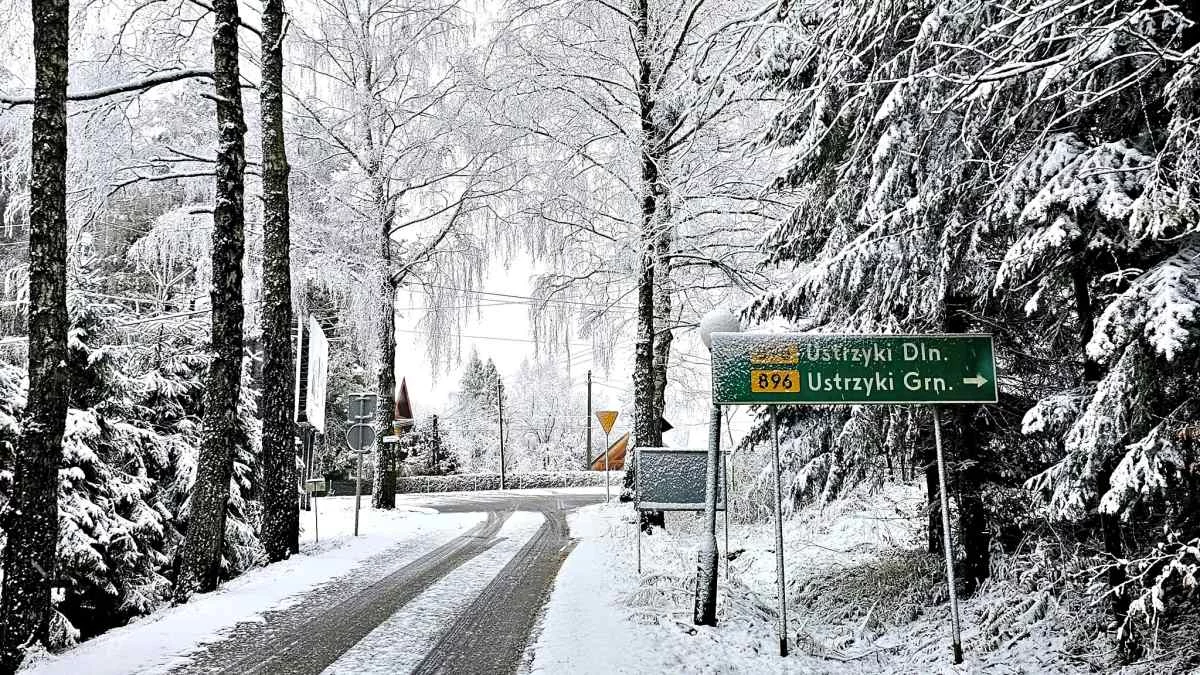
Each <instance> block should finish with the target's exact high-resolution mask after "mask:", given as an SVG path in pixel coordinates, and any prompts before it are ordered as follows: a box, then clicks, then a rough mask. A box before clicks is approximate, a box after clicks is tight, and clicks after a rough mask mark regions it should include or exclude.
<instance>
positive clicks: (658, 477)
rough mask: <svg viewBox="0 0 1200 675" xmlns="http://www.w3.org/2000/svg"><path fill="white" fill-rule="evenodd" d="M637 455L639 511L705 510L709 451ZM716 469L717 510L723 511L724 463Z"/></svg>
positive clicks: (671, 450) (668, 450) (639, 450)
mask: <svg viewBox="0 0 1200 675" xmlns="http://www.w3.org/2000/svg"><path fill="white" fill-rule="evenodd" d="M635 452H636V458H637V459H636V461H637V504H636V505H637V508H639V509H641V510H643V511H703V510H704V482H705V481H704V473H705V470H706V469H707V467H708V451H707V450H704V449H696V448H637V449H636V450H635ZM722 459H723V458H722ZM717 468H718V471H719V474H718V476H717V510H718V511H720V510H723V509H724V508H725V462H724V461H722V462H721V463H720V465H719V466H718V467H717Z"/></svg>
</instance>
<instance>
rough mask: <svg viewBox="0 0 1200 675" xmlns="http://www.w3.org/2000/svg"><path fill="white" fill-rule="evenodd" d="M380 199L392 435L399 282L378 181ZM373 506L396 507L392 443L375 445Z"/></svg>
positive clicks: (382, 406)
mask: <svg viewBox="0 0 1200 675" xmlns="http://www.w3.org/2000/svg"><path fill="white" fill-rule="evenodd" d="M376 184H377V185H379V186H380V187H378V188H377V195H376V200H377V201H378V202H379V205H380V209H381V213H382V214H383V217H382V218H381V220H382V223H381V224H380V233H379V234H380V237H381V241H380V252H381V253H382V256H383V270H384V275H383V287H382V288H381V289H380V294H381V296H382V300H381V302H380V307H379V412H378V428H379V436H380V437H381V438H382V437H383V436H384V435H386V434H390V433H392V412H393V411H394V410H395V409H396V282H395V281H394V280H393V279H392V225H393V219H392V217H391V214H392V206H391V202H390V201H388V200H387V199H386V193H385V191H384V190H383V189H382V187H381V179H379V180H376ZM371 506H373V507H375V508H377V509H394V508H396V456H395V447H394V446H393V445H392V444H388V443H383V442H382V441H380V440H376V442H375V479H374V481H373V482H372V484H371Z"/></svg>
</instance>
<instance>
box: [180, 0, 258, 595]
mask: <svg viewBox="0 0 1200 675" xmlns="http://www.w3.org/2000/svg"><path fill="white" fill-rule="evenodd" d="M212 6H213V15H214V17H215V25H214V27H213V83H214V85H215V86H214V88H215V91H216V99H217V133H218V145H217V160H216V170H217V180H216V204H215V206H214V209H213V233H212V290H211V293H210V295H211V298H212V363H211V365H210V366H209V368H208V373H207V375H206V377H205V400H204V430H203V433H202V435H201V448H200V460H199V462H198V465H197V467H196V483H195V485H194V486H193V488H192V497H191V517H190V519H189V521H188V528H187V537H186V539H185V541H184V544H183V564H182V566H181V567H180V572H179V579H178V581H177V582H176V586H175V600H176V602H185V601H186V600H187V599H188V597H189V596H190V595H191V594H192V593H195V592H197V591H198V592H207V591H211V590H213V589H215V588H216V587H217V582H218V580H219V578H220V571H221V552H222V544H223V543H224V539H225V514H226V506H227V502H228V500H229V479H230V476H231V474H232V472H233V444H234V439H235V438H236V435H237V434H236V432H237V428H236V425H237V405H238V396H239V393H240V389H241V384H242V319H243V308H242V256H243V254H244V252H245V240H244V233H243V228H244V225H245V213H244V201H243V200H244V188H245V186H244V172H245V168H246V155H245V151H246V148H245V139H244V138H243V135H244V134H245V131H246V124H245V120H244V119H243V116H242V94H241V89H240V83H239V79H240V73H239V72H238V39H237V37H238V36H237V30H238V24H239V23H240V20H239V17H238V6H237V0H214V2H213V5H212Z"/></svg>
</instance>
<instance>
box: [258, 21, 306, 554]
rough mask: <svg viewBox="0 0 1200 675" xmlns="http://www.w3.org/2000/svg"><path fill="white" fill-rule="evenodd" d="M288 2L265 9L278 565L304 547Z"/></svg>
mask: <svg viewBox="0 0 1200 675" xmlns="http://www.w3.org/2000/svg"><path fill="white" fill-rule="evenodd" d="M283 17H284V7H283V0H266V3H265V4H264V5H263V14H262V83H261V85H260V87H259V96H260V100H261V108H262V183H263V270H262V278H263V310H262V325H263V363H262V378H263V391H262V402H261V405H260V410H261V411H262V420H263V438H262V453H263V488H264V489H263V507H264V508H263V524H262V542H263V546H264V547H265V548H266V551H267V557H268V558H269V559H270V560H271V561H272V562H277V561H280V560H284V559H285V558H287V557H288V556H289V555H290V554H292V553H296V552H297V551H299V548H300V520H299V510H298V509H297V506H296V480H297V477H296V453H295V449H294V446H293V440H292V437H293V429H292V426H293V425H292V407H293V405H295V396H296V382H295V377H294V375H295V355H294V353H293V348H292V339H291V326H292V269H291V248H292V247H291V237H290V232H289V229H290V227H291V216H290V200H289V196H288V173H289V167H288V160H287V147H286V144H285V142H284V135H283V39H284V36H283Z"/></svg>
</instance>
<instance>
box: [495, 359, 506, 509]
mask: <svg viewBox="0 0 1200 675" xmlns="http://www.w3.org/2000/svg"><path fill="white" fill-rule="evenodd" d="M496 402H497V404H498V405H499V406H500V489H501V490H503V489H504V383H503V382H497V383H496Z"/></svg>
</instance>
